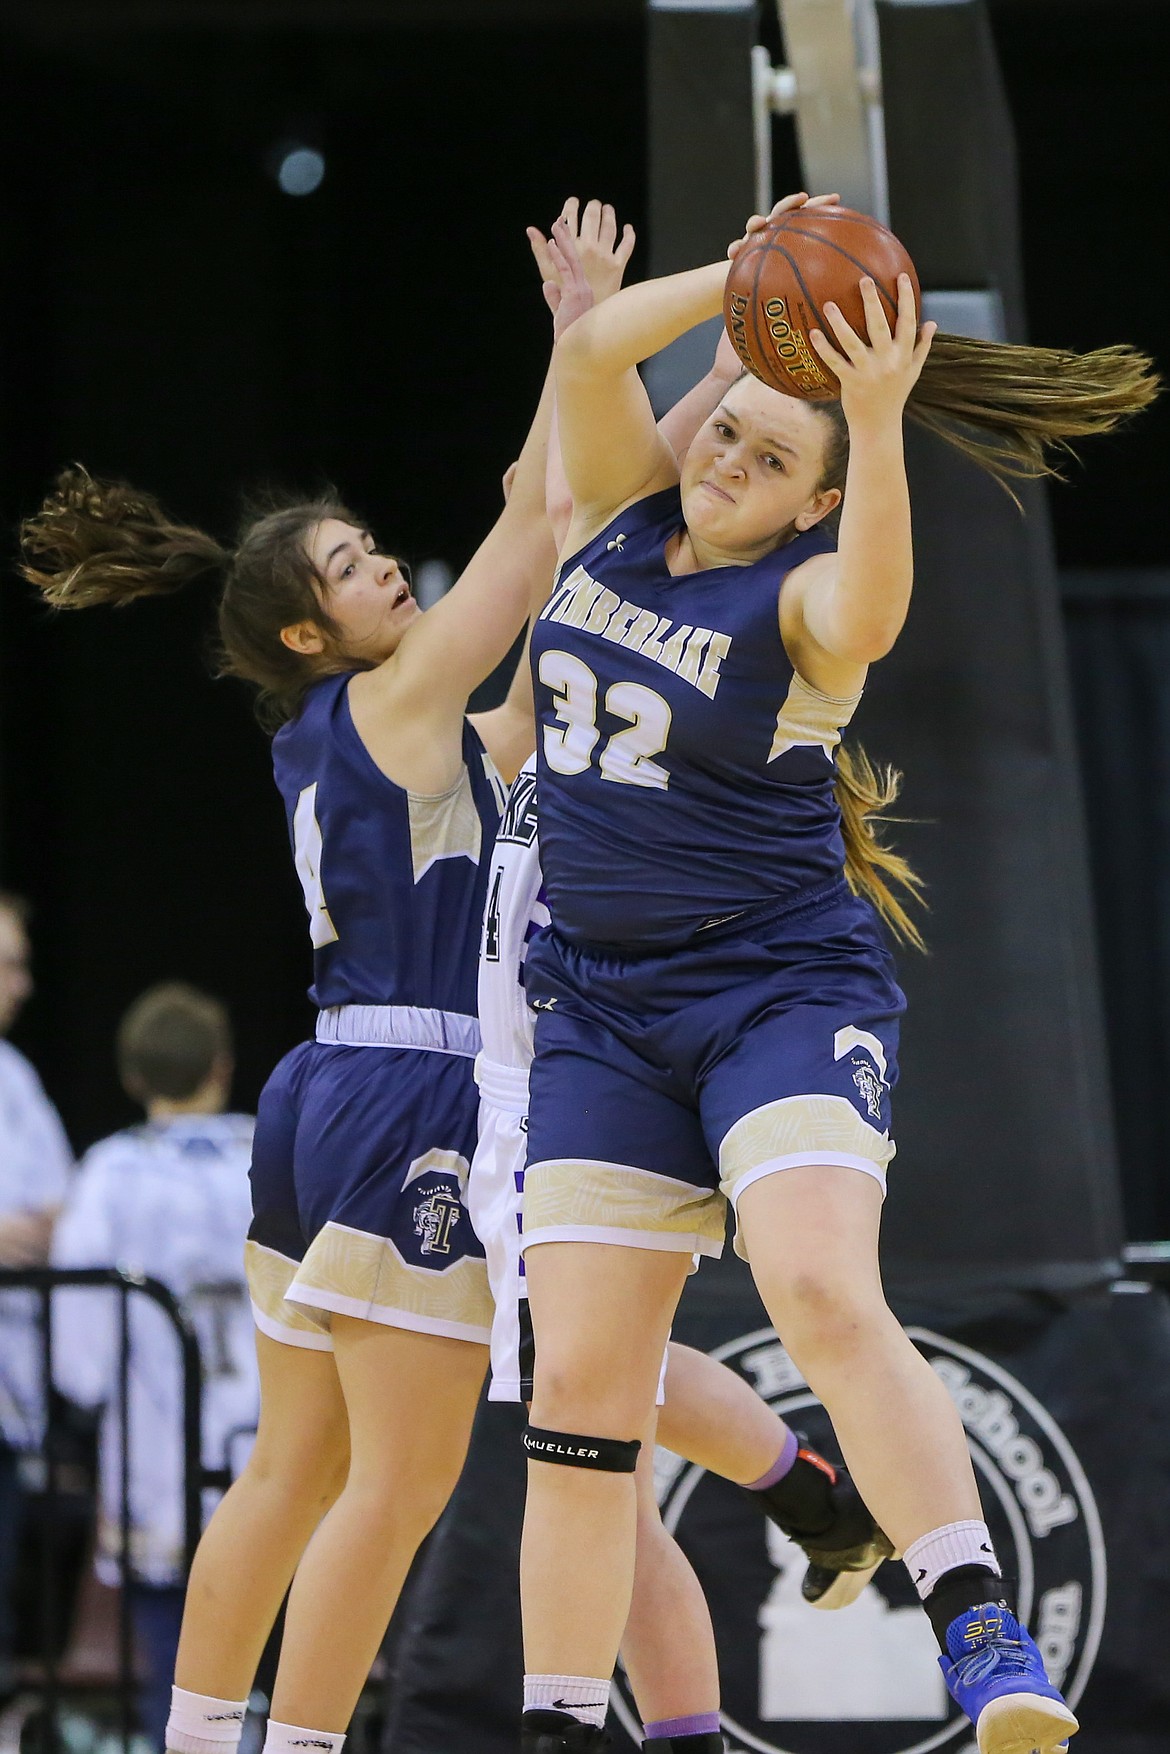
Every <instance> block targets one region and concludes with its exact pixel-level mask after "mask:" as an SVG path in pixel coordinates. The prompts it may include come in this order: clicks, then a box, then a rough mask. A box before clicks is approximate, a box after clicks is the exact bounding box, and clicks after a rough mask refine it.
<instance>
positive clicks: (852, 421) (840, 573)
mask: <svg viewBox="0 0 1170 1754" xmlns="http://www.w3.org/2000/svg"><path fill="white" fill-rule="evenodd" d="M861 292H862V298H863V300H864V303H865V313H866V323H867V327H868V331H869V338H868V341H865V340H863V339H862V338H861V337H860V336H859V335H858V334H856V332H855V331H854V330H853V329H852V328H850V326H849V324H848V323H847V322H846V321H845V318H844V317H843V316H842V315H841V312H840V310H839V309H838V308H837V306H836V305H833V304H829V305H826V306H825V316H826V318H827V319H828V321H829V323H830V325H831V327H832V329H833V332H834V335H835V336H836V340H837V347H834V346H833V345H832V343H831V342H830V341H829V340H828V339H827V337H826V336H825V335H823V334H822V333H821V331H820V330H813V331H812V334H811V339H812V343H813V346H814V347H815V348H816V350H817V352H818V353H819V354H820V356H821V358H822V359H823V360H824V361H825V363H826V365H828V366H829V368H830V369H831V370H832V371H833V372H834V373H835V374H836V376H837V377H838V379H839V380H840V384H841V407H842V410H843V412H844V415H845V419H846V421H847V423H848V426H849V466H848V472H847V475H846V482H845V499H844V504H843V506H842V509H841V524H840V530H839V534H838V538H837V552H836V554H835V555H822V556H819V557H817V558H816V559H815V560H811V561H807V562H806V563H805V564H804V566H802V567H799V568H797V569H796V570H795V571H794V573H793V574H792V579H791V583H792V586H793V589H792V591H791V592H789V591H788V590H786V591H785V592H784V593H782V595H781V617H782V627H784V628H785V644H786V645H788V647H789V653H790V655H791V656H792V658H793V661H794V663H795V664H796V666H797V668H798V669H799V670H800V671H801V673H802V674H803V675H804V676H805V678H806V680H807V681H809V682H811V683H812V684H813V686H814V687H817V688H820V689H822V690H823V691H824V692H826V693H831V694H837V693H848V692H851V690H850V689H849V688H843V687H842V686H841V683H842V680H846V681H847V680H848V679H849V677H850V676H851V675H852V676H853V677H854V678H856V677H857V676H858V675H859V674H860V675H861V676H864V670H865V666H867V665H869V664H872V663H875V662H876V661H877V660H878V659H879V658H884V657H885V656H886V654H887V652H889V651H890V650H891V648H892V647H893V645H894V642H895V641H896V639H897V638H898V635H899V634H900V633H901V631H902V627H903V625H904V623H905V620H906V614H907V611H908V610H909V607H910V593H911V589H912V587H913V583H914V553H913V544H912V536H911V525H910V490H909V487H908V485H907V481H906V464H905V456H904V452H903V443H902V413H903V409H904V408H905V405H906V398H907V396H908V395H909V394H910V390H911V388H912V387H913V385H914V384H915V382H916V381H917V379H918V375H919V373H920V372H921V370H922V367H923V364H924V363H925V360H926V356H927V353H928V352H929V351H930V343H931V340H932V339H933V337H934V332H935V328H936V325H935V324H934V323H925V324H923V326H922V329H921V331H919V329H918V327H917V312H916V310H915V307H914V294H913V290H912V288H911V284H910V280H909V278H908V277H907V276H906V275H902V276H901V277H900V279H899V284H898V317H897V321H896V323H895V325H894V329H893V331H892V332H891V330H890V325H889V323H888V321H887V319H886V315H885V312H884V310H883V308H882V304H881V300H880V298H879V297H878V292H877V288H876V287H875V285H874V283H873V281H872V280H869V279H865V280H863V281H862V282H861ZM785 597H788V599H789V601H788V604H787V605H785V603H784V598H785ZM794 614H795V616H796V618H797V621H798V625H797V626H796V627H795V628H794V627H793V626H792V617H793V616H794ZM786 622H787V624H788V625H787V626H785V623H786ZM794 645H795V647H796V650H793V646H794ZM810 668H811V669H813V670H816V671H817V672H818V674H809V669H810Z"/></svg>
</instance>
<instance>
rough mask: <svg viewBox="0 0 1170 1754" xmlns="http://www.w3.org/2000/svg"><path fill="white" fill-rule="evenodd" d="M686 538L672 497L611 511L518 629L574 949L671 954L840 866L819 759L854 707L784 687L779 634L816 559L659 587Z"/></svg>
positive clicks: (561, 911)
mask: <svg viewBox="0 0 1170 1754" xmlns="http://www.w3.org/2000/svg"><path fill="white" fill-rule="evenodd" d="M682 524H683V516H682V507H681V501H680V496H679V491H678V489H677V488H671V489H669V490H668V491H666V492H665V493H657V494H653V495H652V496H650V497H649V498H648V499H644V500H640V501H638V502H637V503H636V504H635V505H632V506H629V507H627V508H626V510H625V511H623V512H622V513H621V514H620V515H619V516H618V517H617V518H615V519H614V520H613V521H612V522H611V523H610V524H609V525H608V526H607V528H606V529H604V530H603V531H602V532H601V533H600V535H598V536H595V537H594V538H593V540H592V541H591V542H589V543H588V544H587V545H586V546H585V547H584V548H583V549H581V551H580V552H579V553H578V554H577V555H575V556H574V557H573V558H572V559H570V560H568V561H566V562H565V563H564V565H563V566H562V567H561V569H560V573H559V576H558V579H557V583H556V586H555V587H554V590H553V593H552V596H551V597H550V599H549V602H548V604H547V606H546V607H545V609H544V611H543V613H542V615H541V617H540V619H539V620H538V621H537V622H536V624H535V627H534V629H533V635H532V666H533V679H534V686H535V692H536V716H537V727H538V742H537V755H538V760H539V781H538V784H539V791H540V855H541V863H542V865H543V867H544V878H545V889H546V893H547V897H548V903H549V907H550V909H551V912H552V919H553V924H554V925H555V927H556V929H557V930H558V932H560V933H561V934H562V936H564V937H565V938H567V939H569V940H570V941H571V942H574V943H588V942H593V943H602V944H606V943H608V944H617V945H634V944H637V945H643V946H651V945H652V946H656V947H666V946H670V945H672V944H682V943H685V942H686V941H687V940H688V939H690V938H691V937H692V936H693V935H694V933H695V932H698V931H701V930H702V929H703V928H704V927H709V926H713V925H715V924H717V923H720V922H722V921H724V920H729V919H731V918H732V917H734V916H735V915H737V914H740V913H744V912H747V911H748V910H750V909H752V908H756V907H760V906H761V905H766V904H767V903H769V902H771V901H775V900H779V899H782V898H783V897H786V896H789V895H793V896H795V895H797V894H799V893H800V892H801V891H803V890H805V889H811V888H814V887H815V886H817V885H818V884H821V883H824V882H825V881H827V880H828V879H830V878H832V877H834V876H838V875H839V874H840V872H841V869H842V866H843V864H844V856H845V855H844V845H843V842H842V839H841V819H840V812H839V810H838V807H837V801H836V797H835V795H834V790H833V780H834V750H835V749H836V746H837V744H838V742H839V740H840V732H841V728H842V726H843V725H845V724H847V723H848V721H849V718H850V716H851V715H852V713H853V711H854V709H855V707H856V705H857V700H856V699H852V700H833V699H830V698H829V697H828V696H825V695H822V694H820V693H818V692H817V691H816V690H815V689H813V688H810V687H809V686H808V684H807V683H805V682H804V681H803V680H802V679H801V678H800V677H799V676H798V675H797V674H796V673H795V671H794V670H793V667H792V663H791V661H790V659H789V657H788V655H787V653H786V652H785V650H784V644H783V641H782V640H781V637H780V628H779V620H778V605H779V595H780V588H781V585H782V583H783V580H784V578H785V575H786V574H787V573H789V572H791V571H792V569H793V568H794V567H796V566H799V565H800V563H801V562H802V561H805V560H808V559H810V558H811V557H812V556H813V555H815V554H822V553H825V552H827V551H829V550H831V547H832V544H831V542H830V541H829V540H828V539H827V538H826V537H825V536H823V535H822V534H821V533H820V532H819V531H816V530H814V531H809V532H807V533H805V534H803V535H799V536H797V537H795V538H794V539H793V540H792V541H791V542H789V543H787V544H786V545H785V546H784V547H782V548H780V549H777V550H776V551H775V552H774V553H772V554H769V555H767V556H766V557H765V558H764V559H763V560H760V561H757V562H756V563H755V564H753V565H751V566H727V567H717V568H713V569H710V570H707V571H704V572H696V573H688V574H683V575H681V576H679V577H674V576H672V574H671V573H670V571H669V569H668V567H667V564H666V553H665V550H666V545H667V543H668V541H669V539H670V538H671V537H672V536H674V535H675V534H677V532H678V531H679V530H680V529H681V528H682Z"/></svg>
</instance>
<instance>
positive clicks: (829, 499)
mask: <svg viewBox="0 0 1170 1754" xmlns="http://www.w3.org/2000/svg"><path fill="white" fill-rule="evenodd" d="M840 504H841V489H840V488H839V487H826V488H823V489H822V490H821V492H820V493H814V494H813V496H812V498H811V499H810V500H809V502H808V504H807V505H806V506H805V507H804V508H803V509H802V510H801V511H799V512H797V514H796V527H797V529H798V530H811V529H812V528H813V526H814V525H815V524H819V523H820V521H821V519H822V518H827V517H828V515H829V513H830V512H835V511H836V509H837V507H838V506H839V505H840Z"/></svg>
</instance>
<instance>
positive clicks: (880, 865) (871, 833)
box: [835, 745, 926, 950]
mask: <svg viewBox="0 0 1170 1754" xmlns="http://www.w3.org/2000/svg"><path fill="white" fill-rule="evenodd" d="M901 789H902V776H901V774H900V773H898V772H897V771H896V770H895V769H894V768H892V767H883V768H875V767H874V765H873V763H872V762H871V761H870V759H869V757H868V755H867V754H866V753H865V751H864V749H861V748H859V747H858V746H856V745H855V746H854V747H853V748H852V749H846V748H840V749H838V751H837V778H836V784H835V790H836V793H837V803H838V806H839V807H840V811H841V832H842V835H843V837H844V840H845V880H846V882H847V883H848V885H849V887H850V889H851V890H852V891H853V893H854V895H863V896H864V897H865V899H866V900H867V901H869V902H870V903H872V905H873V906H874V907H875V908H876V909H877V911H878V913H879V914H880V915H881V916H882V918H883V920H885V922H886V924H887V926H889V928H890V930H891V932H892V933H893V934H894V937H895V938H897V939H899V940H900V941H901V942H902V943H904V944H912V945H913V946H914V948H915V949H916V950H925V948H926V945H925V943H924V942H923V938H922V933H921V932H920V931H919V930H918V927H917V926H916V925H915V924H914V921H913V920H912V919H911V918H910V915H909V914H908V913H907V912H906V908H905V905H904V903H903V902H902V901H901V900H900V899H899V897H898V896H897V895H895V893H894V891H893V889H892V888H891V887H890V884H891V883H895V884H897V885H898V886H899V887H900V888H901V889H904V890H905V891H906V893H907V895H908V896H909V898H910V900H911V901H914V902H919V903H921V901H922V879H921V878H920V877H919V876H918V875H917V873H916V872H915V871H914V870H913V868H912V867H911V866H910V865H909V864H908V863H907V861H906V860H905V859H904V858H902V856H901V854H900V853H895V852H894V851H893V850H892V849H891V848H890V847H888V846H885V845H884V844H883V842H882V841H880V840H879V839H878V835H877V830H876V828H875V826H874V824H875V819H876V818H877V817H879V816H880V815H881V814H882V812H883V811H884V810H888V809H889V807H890V805H891V804H892V803H893V802H894V800H895V799H896V798H897V796H898V793H899V792H900V791H901Z"/></svg>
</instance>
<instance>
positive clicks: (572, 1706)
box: [524, 1675, 609, 1730]
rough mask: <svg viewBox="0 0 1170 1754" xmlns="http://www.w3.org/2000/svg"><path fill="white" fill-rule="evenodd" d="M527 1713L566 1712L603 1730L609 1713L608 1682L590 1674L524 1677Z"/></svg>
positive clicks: (579, 1721)
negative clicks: (594, 1678) (598, 1679)
mask: <svg viewBox="0 0 1170 1754" xmlns="http://www.w3.org/2000/svg"><path fill="white" fill-rule="evenodd" d="M524 1709H525V1711H567V1712H568V1714H569V1716H570V1717H575V1718H576V1720H577V1722H578V1723H579V1724H592V1725H593V1726H594V1728H595V1729H598V1730H599V1729H601V1727H602V1726H603V1724H604V1723H605V1714H606V1712H607V1711H608V1710H609V1682H608V1681H594V1680H591V1679H590V1677H589V1676H588V1675H525V1677H524Z"/></svg>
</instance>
